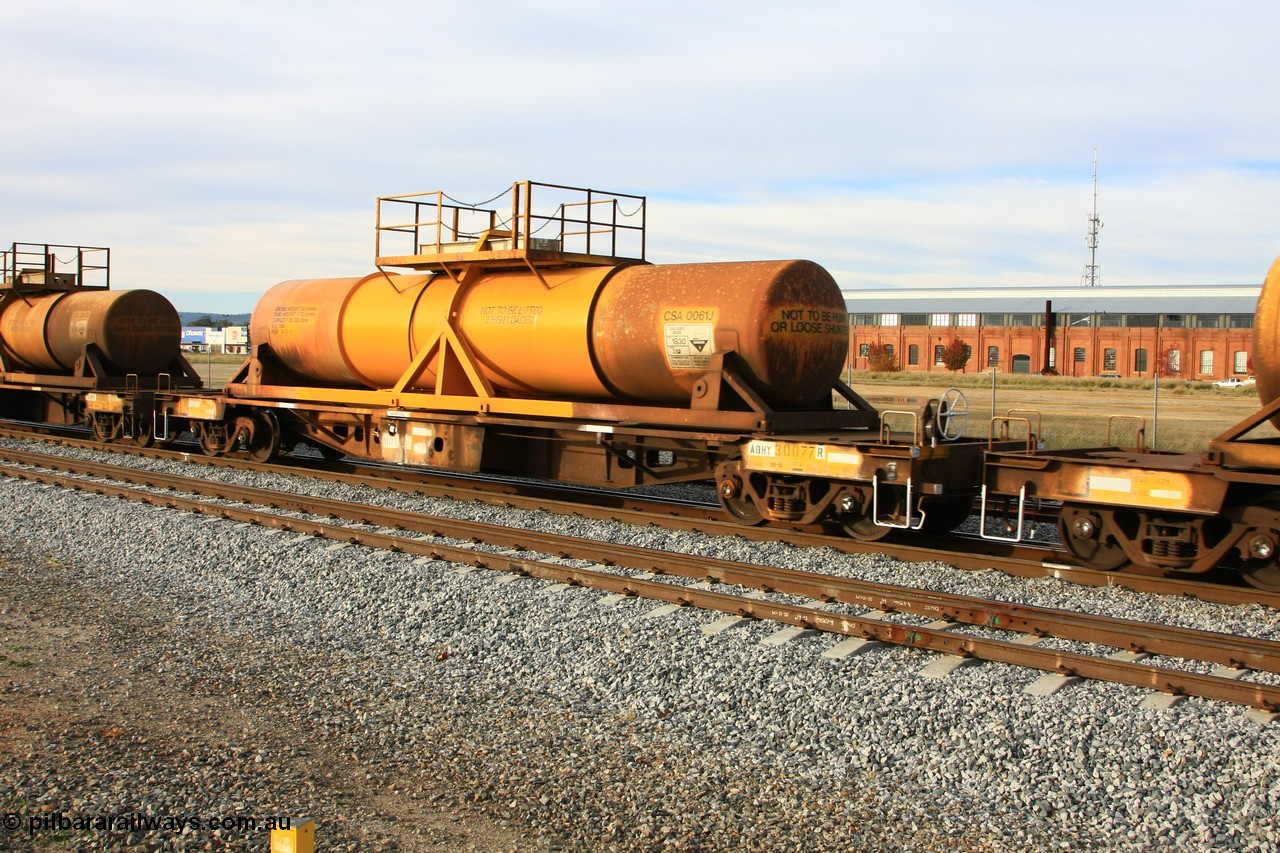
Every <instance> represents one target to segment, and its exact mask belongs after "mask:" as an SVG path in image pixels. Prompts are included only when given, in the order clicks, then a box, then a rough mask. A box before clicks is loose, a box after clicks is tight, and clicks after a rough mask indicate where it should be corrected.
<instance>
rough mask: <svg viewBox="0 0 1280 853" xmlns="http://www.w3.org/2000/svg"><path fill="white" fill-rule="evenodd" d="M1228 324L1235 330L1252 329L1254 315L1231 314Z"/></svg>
mask: <svg viewBox="0 0 1280 853" xmlns="http://www.w3.org/2000/svg"><path fill="white" fill-rule="evenodd" d="M1227 322H1229V323H1230V324H1231V328H1233V329H1252V328H1253V315H1252V314H1231V315H1229V316H1228V317H1227Z"/></svg>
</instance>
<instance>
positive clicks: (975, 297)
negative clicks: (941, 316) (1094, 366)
mask: <svg viewBox="0 0 1280 853" xmlns="http://www.w3.org/2000/svg"><path fill="white" fill-rule="evenodd" d="M1261 291H1262V286H1261V285H1256V284H1255V285H1246V284H1219V285H1180V284H1171V285H1132V286H1127V287H992V288H983V289H981V290H966V289H962V288H941V287H938V288H928V289H907V288H901V289H893V290H888V289H886V290H860V291H859V290H845V291H842V292H843V294H844V299H845V304H846V305H847V306H848V308H849V312H850V313H851V314H882V313H894V312H901V313H913V314H914V313H930V312H944V311H976V312H979V313H1002V312H1008V313H1035V312H1042V311H1044V303H1045V301H1046V300H1049V301H1052V302H1053V311H1054V313H1055V314H1059V313H1066V314H1094V313H1126V314H1252V313H1254V311H1255V310H1256V309H1257V306H1258V294H1259V293H1260V292H1261Z"/></svg>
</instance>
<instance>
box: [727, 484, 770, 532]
mask: <svg viewBox="0 0 1280 853" xmlns="http://www.w3.org/2000/svg"><path fill="white" fill-rule="evenodd" d="M716 493H717V494H718V495H719V497H720V506H722V507H724V511H725V512H727V513H728V514H729V517H730V518H732V519H733V520H734V521H736V522H738V523H739V524H744V525H746V526H748V527H755V526H756V525H757V524H762V523H763V522H764V515H762V514H761V512H760V508H759V507H757V506H756V502H755V501H754V500H752V499H751V495H749V494H747V492H746V490H745V489H744V488H743V487H742V480H740V479H739V478H738V477H737V476H736V475H735V476H732V477H726V478H725V479H723V480H721V481H720V482H719V484H717V485H716Z"/></svg>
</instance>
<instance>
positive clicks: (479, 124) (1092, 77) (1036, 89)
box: [0, 0, 1280, 310]
mask: <svg viewBox="0 0 1280 853" xmlns="http://www.w3.org/2000/svg"><path fill="white" fill-rule="evenodd" d="M1277 23H1280V7H1278V6H1276V5H1275V4H1274V3H1270V2H1241V3H1232V4H1225V5H1224V4H1216V5H1213V6H1209V5H1207V4H1201V3H1193V2H1154V0H1146V2H1130V3H1124V4H1112V5H1110V6H1096V7H1090V8H1089V9H1082V8H1080V7H1077V6H1055V5H1053V4H1025V3H1016V2H1012V1H1011V0H1009V2H996V0H984V1H983V2H972V3H964V4H956V3H950V2H924V3H912V4H900V5H896V6H895V5H892V4H883V3H871V2H840V3H836V2H813V3H805V4H792V5H790V6H786V7H779V6H778V5H777V4H773V3H763V2H757V1H756V0H739V2H733V3H730V2H708V3H675V2H667V0H659V1H658V2H653V3H648V4H644V5H643V6H635V5H632V6H620V5H608V4H599V3H585V2H571V0H561V1H560V2H548V3H542V4H538V5H536V6H535V5H529V4H522V3H510V2H494V3H489V4H486V6H485V7H484V9H483V12H481V11H477V10H476V9H475V8H474V7H468V6H466V5H465V4H442V3H429V2H407V1H406V2H401V1H400V0H397V2H376V0H375V2H371V3H368V4H362V5H360V6H358V7H357V6H354V5H352V4H347V3H338V2H329V0H322V2H307V3H303V2H280V3H272V4H267V5H264V4H254V3H247V2H224V3H220V4H215V5H212V6H209V5H205V6H191V5H190V4H187V5H174V4H172V3H160V2H151V0H135V2H131V3H127V4H107V3H103V2H93V1H92V0H80V2H74V0H46V1H45V2H39V3H36V2H32V0H10V2H8V3H6V4H4V6H3V7H0V31H3V32H5V33H6V47H5V50H4V51H3V52H0V98H3V103H5V104H6V110H7V118H8V120H7V121H6V132H5V134H3V135H0V164H3V166H2V167H0V199H3V202H2V203H0V242H5V241H8V240H10V239H17V240H30V239H35V240H40V241H44V240H49V241H52V242H84V243H89V244H94V245H101V244H104V243H110V244H112V245H113V248H114V249H115V262H116V263H117V265H122V266H119V269H118V271H117V276H116V281H117V282H119V283H120V284H123V285H126V286H143V285H142V283H143V282H152V281H155V282H168V283H167V284H165V285H164V286H163V287H162V288H161V289H163V290H165V292H167V293H170V295H173V294H177V293H182V292H184V291H189V292H202V293H203V292H208V291H213V290H217V289H219V288H229V289H231V288H235V289H242V290H245V291H246V292H247V291H249V290H251V289H253V288H254V287H255V286H256V285H255V282H259V281H261V282H265V283H266V284H268V285H269V284H270V283H273V282H274V281H277V280H280V279H282V278H289V277H294V276H302V275H305V276H312V275H326V274H333V275H338V274H355V273H357V272H360V271H362V270H367V269H369V268H370V266H371V263H372V236H371V235H372V223H373V199H374V197H375V196H376V195H384V194H392V193H403V192H414V191H420V190H428V189H436V188H439V189H445V190H448V191H449V192H450V193H452V194H454V195H455V196H457V197H460V198H468V199H481V198H486V197H488V196H490V195H492V194H493V193H495V192H497V191H498V190H500V189H501V188H503V187H504V186H508V185H509V184H510V183H511V181H513V180H520V179H526V178H531V179H534V180H545V181H552V182H558V183H568V184H576V185H581V186H601V187H604V188H607V189H614V190H619V191H624V192H635V193H640V194H648V195H649V196H650V200H651V208H650V214H651V223H652V230H651V236H650V240H649V247H650V255H651V257H653V258H655V259H659V260H664V261H676V260H695V259H707V260H729V259H735V258H759V257H771V256H772V257H777V256H786V257H794V256H803V257H811V258H813V259H814V260H817V261H819V262H821V263H824V264H826V265H828V266H829V267H830V268H831V269H832V270H833V271H835V272H836V273H837V275H838V277H840V278H841V281H842V283H845V282H846V281H849V282H850V283H852V284H854V285H876V284H904V285H929V286H932V285H937V284H956V285H971V286H980V285H983V284H991V283H998V282H1009V283H1018V284H1026V283H1044V284H1070V283H1076V282H1078V281H1079V276H1080V273H1081V271H1082V269H1083V265H1084V263H1085V259H1086V252H1085V245H1084V232H1085V227H1086V220H1087V216H1088V211H1089V205H1090V201H1091V197H1090V196H1091V192H1092V189H1091V186H1090V182H1089V168H1090V159H1091V157H1092V153H1093V149H1094V148H1095V147H1096V148H1098V150H1099V156H1100V174H1101V182H1102V186H1101V202H1100V203H1101V209H1102V214H1103V218H1104V220H1105V221H1106V223H1107V224H1106V227H1105V228H1104V230H1103V233H1102V243H1101V248H1100V251H1099V263H1100V264H1101V266H1102V272H1103V282H1104V284H1105V283H1106V282H1108V281H1111V282H1114V283H1130V282H1142V283H1158V282H1162V281H1168V282H1173V281H1197V282H1204V281H1242V280H1243V281H1255V280H1257V279H1258V278H1259V277H1260V276H1261V273H1262V272H1264V271H1265V267H1266V265H1267V264H1268V263H1269V260H1270V258H1271V257H1272V256H1274V254H1275V253H1276V252H1280V237H1278V236H1277V235H1280V208H1278V206H1277V205H1275V204H1274V199H1275V198H1276V197H1277V196H1276V190H1277V183H1278V182H1280V158H1278V157H1277V154H1276V148H1275V140H1276V139H1277V138H1280V91H1278V87H1276V86H1275V85H1274V79H1273V78H1274V47H1273V44H1272V35H1271V34H1272V33H1274V32H1275V31H1276V29H1277V28H1276V24H1277ZM1260 263H1261V265H1262V266H1261V269H1260V270H1259V269H1258V265H1259V264H1260ZM1255 270H1256V271H1255ZM148 286H149V285H148ZM179 301H180V300H179ZM193 307H195V308H196V309H197V310H203V309H208V310H218V309H219V306H218V305H215V304H209V305H204V306H193Z"/></svg>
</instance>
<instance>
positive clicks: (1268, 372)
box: [1253, 258, 1280, 429]
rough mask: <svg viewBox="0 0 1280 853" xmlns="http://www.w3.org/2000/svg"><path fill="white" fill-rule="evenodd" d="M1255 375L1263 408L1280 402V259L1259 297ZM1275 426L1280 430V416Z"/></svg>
mask: <svg viewBox="0 0 1280 853" xmlns="http://www.w3.org/2000/svg"><path fill="white" fill-rule="evenodd" d="M1253 372H1254V375H1255V376H1256V377H1257V380H1258V398H1259V401H1260V403H1261V404H1262V406H1264V407H1265V406H1267V405H1268V404H1270V403H1273V402H1275V400H1276V399H1277V398H1280V258H1277V259H1276V262H1275V263H1274V264H1272V265H1271V271H1270V272H1268V273H1267V278H1266V281H1264V282H1263V283H1262V292H1261V293H1260V294H1258V309H1257V313H1256V314H1255V315H1254V319H1253ZM1271 422H1272V423H1273V424H1275V426H1276V429H1280V415H1277V416H1276V417H1274V418H1272V419H1271Z"/></svg>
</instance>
